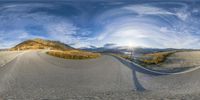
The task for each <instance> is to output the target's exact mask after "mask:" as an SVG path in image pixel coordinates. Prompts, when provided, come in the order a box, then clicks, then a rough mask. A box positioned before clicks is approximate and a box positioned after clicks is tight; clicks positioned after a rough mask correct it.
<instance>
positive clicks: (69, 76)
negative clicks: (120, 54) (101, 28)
mask: <svg viewBox="0 0 200 100" xmlns="http://www.w3.org/2000/svg"><path fill="white" fill-rule="evenodd" d="M199 71H200V70H198V69H197V70H195V71H192V72H188V73H183V74H177V75H160V74H157V73H153V72H149V71H146V70H144V69H141V68H139V67H138V66H137V65H134V64H132V63H129V62H126V61H125V60H123V59H120V58H116V57H112V56H108V55H103V56H102V57H100V58H97V59H91V60H66V59H60V58H56V57H52V56H49V55H46V54H45V53H42V52H39V51H28V52H25V53H23V54H21V55H19V56H17V57H16V58H15V59H13V60H12V61H11V62H9V63H7V64H6V65H4V66H3V67H2V68H0V97H2V98H4V99H14V100H15V99H18V100H23V99H24V100H27V99H30V100H36V99H58V98H67V97H72V98H74V97H80V96H82V95H84V96H91V95H93V94H94V95H95V94H98V93H101V94H103V95H101V96H104V95H107V94H106V93H110V92H111V93H120V92H133V91H135V92H134V93H137V92H144V93H146V92H147V94H148V93H149V92H152V93H155V94H156V95H171V94H173V95H176V94H196V93H199V92H200V77H199V76H200V72H199ZM134 93H131V94H128V95H129V96H131V97H134V96H137V95H138V94H134ZM109 95H110V94H109ZM101 96H99V98H97V99H101ZM123 96H124V95H122V96H120V97H123ZM142 96H143V95H142ZM145 96H146V95H144V97H145ZM126 97H128V96H127V95H126V96H124V98H126ZM93 99H94V98H93ZM93 99H92V100H93ZM117 99H119V98H115V100H117ZM89 100H90V99H89ZM130 100H131V99H130Z"/></svg>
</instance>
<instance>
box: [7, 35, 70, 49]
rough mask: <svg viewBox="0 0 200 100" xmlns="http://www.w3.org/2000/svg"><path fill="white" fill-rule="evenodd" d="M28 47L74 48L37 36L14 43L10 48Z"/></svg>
mask: <svg viewBox="0 0 200 100" xmlns="http://www.w3.org/2000/svg"><path fill="white" fill-rule="evenodd" d="M29 49H50V50H69V49H74V48H72V47H70V46H69V45H66V44H64V43H61V42H59V41H51V40H44V39H39V38H37V39H32V40H26V41H24V42H22V43H20V44H18V45H16V46H15V47H13V48H11V50H29Z"/></svg>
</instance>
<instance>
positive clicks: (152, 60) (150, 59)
mask: <svg viewBox="0 0 200 100" xmlns="http://www.w3.org/2000/svg"><path fill="white" fill-rule="evenodd" d="M173 53H175V51H168V52H158V53H151V54H145V55H143V56H142V57H140V58H139V61H140V62H142V63H144V64H159V63H162V62H163V61H165V59H166V58H167V57H168V56H169V55H171V54H173Z"/></svg>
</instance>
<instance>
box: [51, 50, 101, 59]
mask: <svg viewBox="0 0 200 100" xmlns="http://www.w3.org/2000/svg"><path fill="white" fill-rule="evenodd" d="M47 54H49V55H52V56H55V57H59V58H64V59H75V60H81V59H93V58H98V57H100V56H101V55H100V54H99V53H93V52H86V51H81V50H65V51H61V50H53V51H48V52H47Z"/></svg>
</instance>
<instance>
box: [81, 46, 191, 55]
mask: <svg viewBox="0 0 200 100" xmlns="http://www.w3.org/2000/svg"><path fill="white" fill-rule="evenodd" d="M81 49H82V50H87V51H92V52H100V53H117V54H130V53H131V52H133V53H134V55H136V56H137V55H142V54H148V53H155V52H164V51H170V50H194V49H174V48H163V49H160V48H142V47H135V48H130V47H126V46H116V47H109V48H108V47H105V46H104V47H94V46H92V47H90V48H81Z"/></svg>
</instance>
